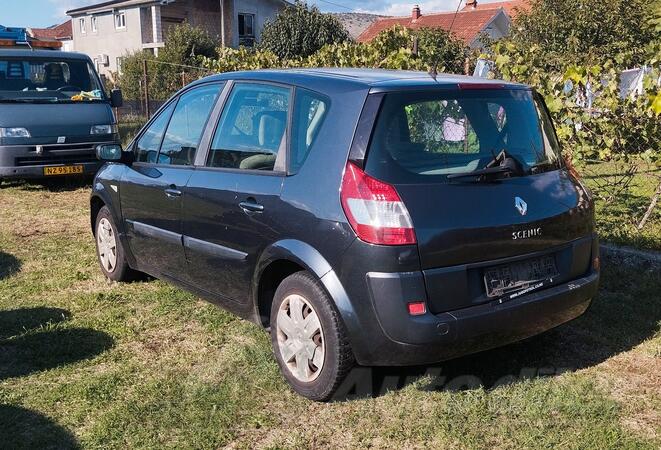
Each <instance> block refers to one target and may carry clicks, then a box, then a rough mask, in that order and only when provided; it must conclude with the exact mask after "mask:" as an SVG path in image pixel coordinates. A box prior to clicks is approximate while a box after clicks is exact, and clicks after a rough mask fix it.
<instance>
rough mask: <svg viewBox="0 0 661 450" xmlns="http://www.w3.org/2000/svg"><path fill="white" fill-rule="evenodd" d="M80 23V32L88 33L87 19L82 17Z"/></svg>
mask: <svg viewBox="0 0 661 450" xmlns="http://www.w3.org/2000/svg"><path fill="white" fill-rule="evenodd" d="M78 23H79V24H80V32H81V33H82V34H85V33H87V29H86V28H85V18H84V17H82V18H80V19H78Z"/></svg>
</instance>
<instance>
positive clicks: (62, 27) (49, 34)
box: [30, 20, 73, 41]
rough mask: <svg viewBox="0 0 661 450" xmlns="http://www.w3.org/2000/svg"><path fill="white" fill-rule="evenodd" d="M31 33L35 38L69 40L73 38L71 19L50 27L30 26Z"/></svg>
mask: <svg viewBox="0 0 661 450" xmlns="http://www.w3.org/2000/svg"><path fill="white" fill-rule="evenodd" d="M30 35H31V36H32V37H33V38H35V39H41V40H45V41H49V40H50V41H53V40H67V39H73V29H72V27H71V21H70V20H67V21H66V22H64V23H61V24H59V25H56V26H53V27H50V28H30Z"/></svg>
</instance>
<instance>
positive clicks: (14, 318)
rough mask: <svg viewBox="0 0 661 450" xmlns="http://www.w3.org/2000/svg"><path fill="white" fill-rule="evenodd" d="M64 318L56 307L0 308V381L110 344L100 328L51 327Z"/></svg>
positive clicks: (72, 359) (90, 353)
mask: <svg viewBox="0 0 661 450" xmlns="http://www.w3.org/2000/svg"><path fill="white" fill-rule="evenodd" d="M68 317H69V312H68V311H66V310H63V309H58V308H23V309H16V310H10V311H0V380H3V379H6V378H13V377H20V376H25V375H29V374H31V373H34V372H38V371H41V370H47V369H52V368H55V367H59V366H62V365H65V364H71V363H75V362H78V361H82V360H84V359H88V358H92V357H94V356H96V355H99V354H101V353H103V352H104V351H106V350H108V349H110V348H111V347H112V346H113V339H112V337H111V336H109V335H108V334H106V333H103V332H100V331H96V330H91V329H87V328H55V329H52V328H51V327H52V326H53V325H54V324H57V323H58V322H62V321H64V320H66V319H67V318H68Z"/></svg>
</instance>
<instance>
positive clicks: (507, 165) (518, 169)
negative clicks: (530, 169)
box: [447, 150, 526, 180]
mask: <svg viewBox="0 0 661 450" xmlns="http://www.w3.org/2000/svg"><path fill="white" fill-rule="evenodd" d="M501 173H510V174H515V175H524V174H525V173H526V171H525V169H524V168H523V165H522V164H521V162H519V161H518V160H517V159H516V158H514V157H512V156H511V155H509V154H508V153H507V152H506V151H505V150H503V151H502V152H500V153H499V154H498V155H497V156H494V158H493V159H492V160H491V161H489V163H488V164H487V165H486V166H485V167H484V168H483V169H478V170H473V171H470V172H459V173H452V174H450V175H448V176H447V177H448V179H450V180H452V179H457V178H468V177H478V179H485V178H486V177H487V176H488V175H495V174H501Z"/></svg>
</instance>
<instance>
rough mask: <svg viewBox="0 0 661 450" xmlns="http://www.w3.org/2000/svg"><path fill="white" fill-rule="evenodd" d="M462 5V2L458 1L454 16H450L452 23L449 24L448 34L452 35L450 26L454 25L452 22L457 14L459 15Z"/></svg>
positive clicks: (461, 0)
mask: <svg viewBox="0 0 661 450" xmlns="http://www.w3.org/2000/svg"><path fill="white" fill-rule="evenodd" d="M462 3H463V0H459V3H458V4H457V10H456V11H455V12H454V16H452V22H451V23H450V29H449V30H448V33H452V26H453V25H454V21H455V19H456V18H457V14H459V8H461V4H462Z"/></svg>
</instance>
